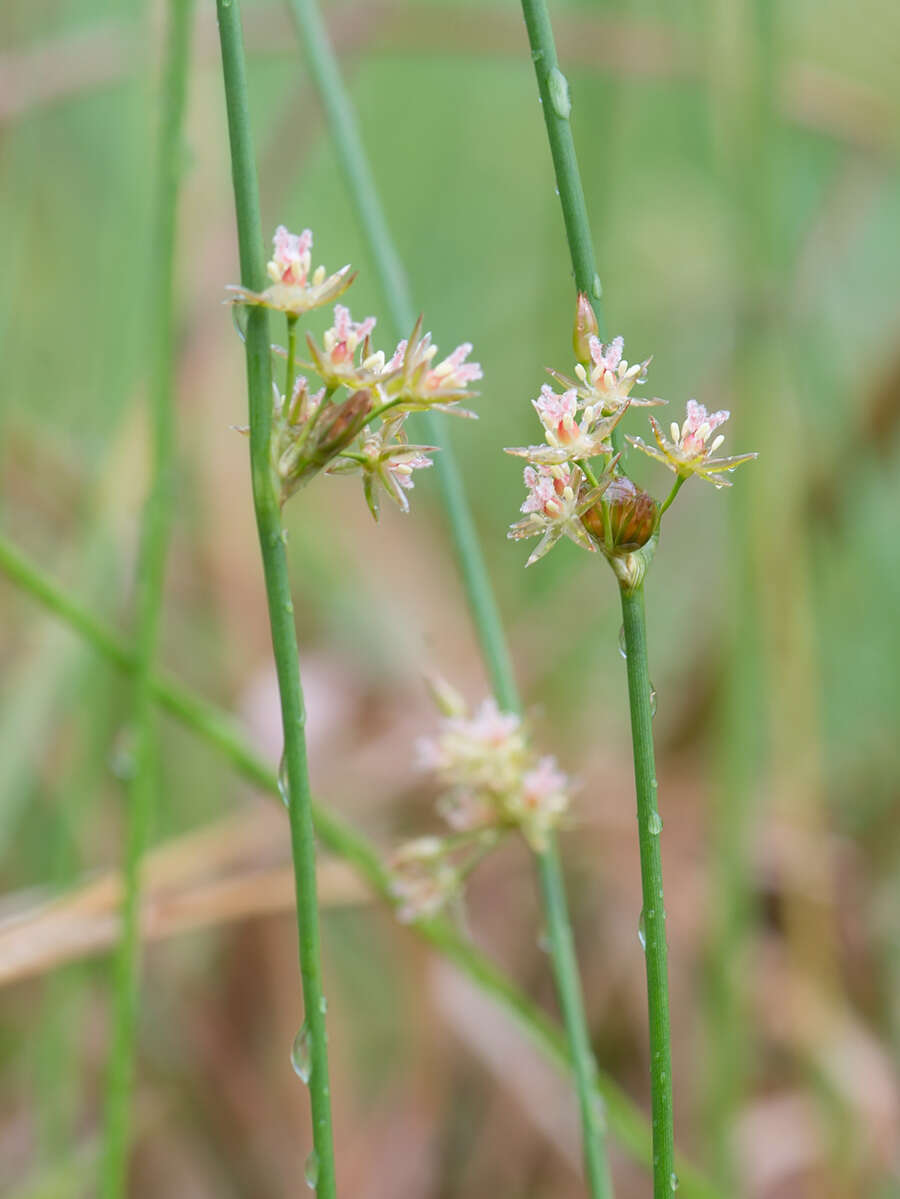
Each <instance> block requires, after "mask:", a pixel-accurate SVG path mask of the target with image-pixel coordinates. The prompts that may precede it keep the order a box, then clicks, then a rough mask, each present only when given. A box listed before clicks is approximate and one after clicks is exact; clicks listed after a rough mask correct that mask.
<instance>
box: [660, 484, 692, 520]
mask: <svg viewBox="0 0 900 1199" xmlns="http://www.w3.org/2000/svg"><path fill="white" fill-rule="evenodd" d="M686 479H687V476H686V475H676V476H675V482H674V483H673V484H672V490H671V491H670V492H669V494H668V495H667V496H666V498H665V500H664V501H663V503H662V504H661V505H660V509H659V515H658V517H657V520H661V519H662V516H663V513H664V512H666V511H667V510H668V508H669V506H670V505H671V503H672V501H673V500H674V499H675V496H676V495H678V493H679V491H680V490H681V488H682V487H683V485H684V483H685V482H686Z"/></svg>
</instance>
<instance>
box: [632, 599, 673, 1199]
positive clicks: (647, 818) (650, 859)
mask: <svg viewBox="0 0 900 1199" xmlns="http://www.w3.org/2000/svg"><path fill="white" fill-rule="evenodd" d="M621 594H622V621H623V627H624V629H625V653H626V665H627V668H628V702H629V706H630V710H631V737H632V745H633V749H634V784H635V791H636V793H637V815H638V841H639V844H640V850H641V887H642V890H643V896H644V910H643V913H642V921H643V927H644V933H643V939H644V956H645V958H646V963H647V1011H648V1016H649V1024H650V1091H651V1103H652V1113H653V1120H652V1123H653V1195H654V1199H671V1195H672V1190H673V1189H674V1188H673V1182H674V1183H675V1184H676V1185H677V1176H676V1173H675V1135H674V1130H673V1112H672V1050H671V1043H670V1034H669V976H668V965H667V953H666V911H665V905H664V900H663V881H662V856H661V853H660V833H661V832H662V821H661V820H660V816H659V811H658V809H657V806H656V793H657V782H656V763H655V759H654V752H653V709H652V706H651V700H650V692H651V686H650V673H649V670H648V666H647V629H646V622H645V619H644V588H643V584H639V585H638V586H637V587H635V588H634V589H633V590H628V589H627V588H625V587H622V588H621Z"/></svg>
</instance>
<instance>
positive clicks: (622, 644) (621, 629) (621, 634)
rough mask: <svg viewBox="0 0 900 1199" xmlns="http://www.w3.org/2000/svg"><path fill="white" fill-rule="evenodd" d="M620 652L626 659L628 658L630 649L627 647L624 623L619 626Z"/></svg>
mask: <svg viewBox="0 0 900 1199" xmlns="http://www.w3.org/2000/svg"><path fill="white" fill-rule="evenodd" d="M619 653H620V654H621V655H622V657H623V658H624V659H625V660H626V661H627V660H628V650H627V649H626V648H625V626H624V625H620V627H619Z"/></svg>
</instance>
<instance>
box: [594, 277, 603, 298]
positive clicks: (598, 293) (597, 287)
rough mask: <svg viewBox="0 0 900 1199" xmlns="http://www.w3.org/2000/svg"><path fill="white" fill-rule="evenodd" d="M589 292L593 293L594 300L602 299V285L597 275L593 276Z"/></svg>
mask: <svg viewBox="0 0 900 1199" xmlns="http://www.w3.org/2000/svg"><path fill="white" fill-rule="evenodd" d="M591 290H592V291H593V293H594V299H595V300H602V299H603V284H602V283H601V282H600V276H599V275H596V274H595V275H594V282H593V283H592V284H591Z"/></svg>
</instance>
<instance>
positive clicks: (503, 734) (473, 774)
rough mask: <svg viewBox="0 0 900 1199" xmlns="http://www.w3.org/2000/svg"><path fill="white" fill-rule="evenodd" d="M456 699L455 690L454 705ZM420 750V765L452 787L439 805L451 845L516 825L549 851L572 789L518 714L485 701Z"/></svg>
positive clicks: (447, 720) (449, 720)
mask: <svg viewBox="0 0 900 1199" xmlns="http://www.w3.org/2000/svg"><path fill="white" fill-rule="evenodd" d="M456 699H457V697H456V695H455V693H454V705H456ZM454 710H456V707H455V708H454ZM416 748H417V756H418V765H419V766H420V767H421V768H423V769H426V770H428V771H430V772H432V773H433V774H435V775H436V776H437V778H438V780H439V782H440V783H441V784H443V785H444V786H445V787H447V788H448V790H447V791H446V792H445V793H444V794H443V795H442V796H441V798H440V800H439V802H438V807H439V810H440V812H441V814H442V816H443V817H444V818H445V820H446V821H447V823H448V824H449V825H450V826H451V828H452V829H453V830H454V833H456V834H457V836H455V837H453V838H451V842H452V843H454V844H468V843H471V842H470V841H469V839H468V838H467V837H466V836H465V834H479V833H480V834H484V833H490V831H491V830H494V831H495V832H497V831H500V830H503V829H505V828H510V827H516V828H519V829H520V831H521V832H522V833H523V835H524V836H525V837H526V839H527V840H528V841H529V843H530V844H531V845H532V847H533V848H534V849H536V850H537V851H539V852H540V850H542V849H543V848H545V845H546V836H547V833H548V831H549V830H550V828H551V827H552V826H553V825H554V824H555V823H557V822H558V820H559V818H560V817H561V815H562V814H563V812H564V811H565V810H566V807H567V806H568V793H569V791H570V789H571V788H570V784H569V780H568V779H567V778H566V776H565V775H564V774H563V773H562V772H561V771H560V770H559V768H558V766H557V764H556V760H555V758H552V757H538V755H537V754H536V753H535V751H534V750H533V749H532V747H531V745H530V743H529V739H528V736H527V735H526V731H525V729H524V728H523V725H522V720H521V718H520V717H519V716H517V715H516V714H515V713H513V712H503V711H501V709H500V708H499V707H498V706H497V704H496V702H495V701H494V700H493V699H486V700H484V701H483V702H482V703H481V705H480V706H479V707H478V709H477V710H476V711H475V713H474V714H472V715H469V714H468V713H467V712H466V713H463V714H461V715H454V716H445V717H444V718H443V719H442V720H441V722H440V726H439V730H438V733H437V735H436V736H434V737H428V738H422V739H421V740H420V741H419V742H418V744H417V747H416ZM459 834H463V836H460V835H459ZM482 843H484V844H486V842H482Z"/></svg>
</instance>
